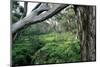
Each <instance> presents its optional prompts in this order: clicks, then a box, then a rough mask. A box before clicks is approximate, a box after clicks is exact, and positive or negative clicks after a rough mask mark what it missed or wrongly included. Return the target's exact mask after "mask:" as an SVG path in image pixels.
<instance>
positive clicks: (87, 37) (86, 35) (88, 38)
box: [76, 6, 96, 61]
mask: <svg viewBox="0 0 100 67" xmlns="http://www.w3.org/2000/svg"><path fill="white" fill-rule="evenodd" d="M95 9H96V7H93V6H89V7H88V6H83V7H77V8H76V14H77V18H78V32H79V39H80V41H81V45H80V47H81V61H95V60H96V13H95Z"/></svg>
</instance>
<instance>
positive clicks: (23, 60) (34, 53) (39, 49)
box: [12, 32, 80, 65]
mask: <svg viewBox="0 0 100 67" xmlns="http://www.w3.org/2000/svg"><path fill="white" fill-rule="evenodd" d="M13 45H14V48H12V60H13V61H12V62H13V65H30V64H51V63H64V62H76V61H80V42H79V40H78V39H76V35H75V34H73V33H71V32H66V33H56V32H53V33H48V34H39V35H34V34H33V35H29V34H25V35H23V36H22V37H20V38H18V39H17V40H16V41H15V42H14V44H13Z"/></svg>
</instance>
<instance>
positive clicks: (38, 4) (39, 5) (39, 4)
mask: <svg viewBox="0 0 100 67" xmlns="http://www.w3.org/2000/svg"><path fill="white" fill-rule="evenodd" d="M40 5H41V3H38V4H37V5H36V7H35V8H33V10H35V9H37V8H38V7H39V6H40ZM33 10H32V11H33Z"/></svg>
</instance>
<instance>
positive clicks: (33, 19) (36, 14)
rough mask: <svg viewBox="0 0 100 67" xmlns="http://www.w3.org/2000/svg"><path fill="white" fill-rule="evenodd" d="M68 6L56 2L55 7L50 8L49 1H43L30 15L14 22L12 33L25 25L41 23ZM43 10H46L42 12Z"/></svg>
mask: <svg viewBox="0 0 100 67" xmlns="http://www.w3.org/2000/svg"><path fill="white" fill-rule="evenodd" d="M66 6H67V5H65V4H55V5H54V7H53V8H51V9H50V8H49V6H48V4H47V3H42V4H41V5H40V6H39V7H38V8H37V9H35V10H33V11H32V12H31V13H30V14H29V15H28V16H26V17H24V18H23V19H21V20H19V21H18V22H16V23H14V24H12V28H11V31H12V34H13V33H15V32H16V31H18V30H20V29H22V28H23V27H24V26H29V25H31V24H35V23H39V22H41V21H44V20H46V19H48V18H50V17H52V16H54V15H55V14H57V13H58V12H60V11H61V10H62V9H64V8H65V7H66ZM43 11H46V12H45V13H41V12H43Z"/></svg>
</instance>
